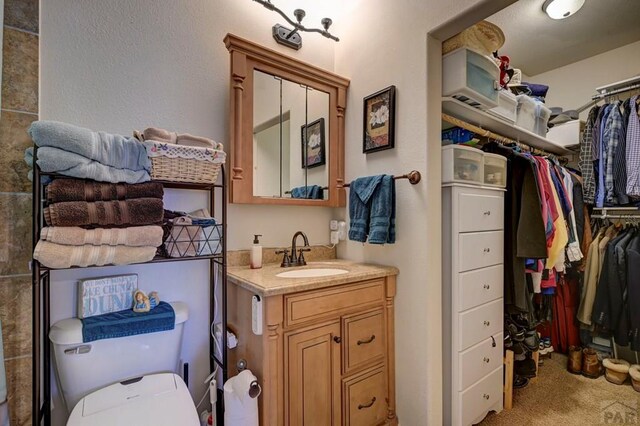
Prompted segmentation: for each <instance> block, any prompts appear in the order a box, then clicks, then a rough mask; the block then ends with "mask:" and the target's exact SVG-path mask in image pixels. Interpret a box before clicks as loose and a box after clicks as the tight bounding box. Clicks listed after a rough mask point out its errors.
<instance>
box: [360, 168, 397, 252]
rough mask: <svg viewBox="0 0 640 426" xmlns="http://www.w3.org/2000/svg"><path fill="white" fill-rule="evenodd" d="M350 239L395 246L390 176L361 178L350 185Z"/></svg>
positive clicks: (393, 198) (394, 218) (394, 207)
mask: <svg viewBox="0 0 640 426" xmlns="http://www.w3.org/2000/svg"><path fill="white" fill-rule="evenodd" d="M349 191H350V192H349V218H350V223H349V239H350V240H352V241H358V242H362V243H364V242H366V241H367V239H368V242H369V243H370V244H393V243H395V242H396V226H395V222H396V185H395V180H394V179H393V176H392V175H377V176H367V177H361V178H358V179H356V180H354V181H353V182H351V185H349Z"/></svg>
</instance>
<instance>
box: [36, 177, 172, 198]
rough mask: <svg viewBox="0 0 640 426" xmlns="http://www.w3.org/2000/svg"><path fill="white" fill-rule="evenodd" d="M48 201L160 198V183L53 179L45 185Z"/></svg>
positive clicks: (161, 193)
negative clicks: (130, 183)
mask: <svg viewBox="0 0 640 426" xmlns="http://www.w3.org/2000/svg"><path fill="white" fill-rule="evenodd" d="M45 192H46V198H47V201H48V202H50V203H59V202H62V201H88V202H91V201H112V200H126V199H131V198H146V197H149V198H162V196H163V195H164V189H163V187H162V184H161V183H158V182H144V183H137V184H132V185H129V184H126V183H105V182H96V181H93V180H82V179H55V180H54V181H53V182H51V183H50V184H49V185H47V186H46V187H45Z"/></svg>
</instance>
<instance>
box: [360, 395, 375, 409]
mask: <svg viewBox="0 0 640 426" xmlns="http://www.w3.org/2000/svg"><path fill="white" fill-rule="evenodd" d="M374 402H376V397H375V396H374V397H373V398H372V399H371V402H370V403H368V404H360V405H358V410H362V409H363V408H369V407H371V406H372V405H373V403H374Z"/></svg>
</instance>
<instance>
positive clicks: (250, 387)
mask: <svg viewBox="0 0 640 426" xmlns="http://www.w3.org/2000/svg"><path fill="white" fill-rule="evenodd" d="M257 380H258V379H257V378H256V376H254V375H253V373H251V371H250V370H244V371H242V372H241V373H240V374H238V375H237V376H234V377H231V378H230V379H229V380H227V381H226V382H225V384H224V407H225V408H224V424H226V425H234V426H259V423H258V397H259V396H260V393H259V392H257V393H256V392H255V386H256V383H257Z"/></svg>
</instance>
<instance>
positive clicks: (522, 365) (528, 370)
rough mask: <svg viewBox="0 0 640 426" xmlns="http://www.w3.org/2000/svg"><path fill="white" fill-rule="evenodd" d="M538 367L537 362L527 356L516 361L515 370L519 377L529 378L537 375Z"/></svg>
mask: <svg viewBox="0 0 640 426" xmlns="http://www.w3.org/2000/svg"><path fill="white" fill-rule="evenodd" d="M536 369H537V368H536V362H535V361H534V360H533V359H531V358H525V359H523V360H522V361H516V362H515V363H514V372H515V374H516V375H518V376H519V377H525V378H528V379H530V378H533V377H536Z"/></svg>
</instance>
